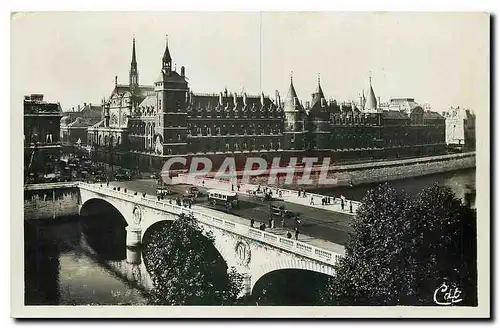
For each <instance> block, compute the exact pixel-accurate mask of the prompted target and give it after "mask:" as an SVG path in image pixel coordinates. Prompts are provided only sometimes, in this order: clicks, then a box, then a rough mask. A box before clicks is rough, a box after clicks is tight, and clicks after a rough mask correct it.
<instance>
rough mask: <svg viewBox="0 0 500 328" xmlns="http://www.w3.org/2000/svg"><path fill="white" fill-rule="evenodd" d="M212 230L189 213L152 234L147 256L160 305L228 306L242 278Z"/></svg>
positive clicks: (154, 295) (154, 294)
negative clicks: (219, 247)
mask: <svg viewBox="0 0 500 328" xmlns="http://www.w3.org/2000/svg"><path fill="white" fill-rule="evenodd" d="M213 242H214V237H213V235H212V234H211V233H210V232H207V233H204V232H203V230H202V228H201V227H200V226H199V225H198V223H197V221H196V220H195V219H194V218H192V217H190V216H186V215H181V216H180V217H179V219H177V220H175V221H173V222H172V223H171V224H170V225H163V226H162V227H161V228H160V229H158V230H157V231H154V232H153V233H152V235H151V239H150V242H149V243H147V245H145V250H144V256H145V261H146V263H147V264H148V265H147V266H148V271H149V273H150V275H151V278H152V280H153V285H154V290H153V292H152V294H151V302H152V303H153V304H158V305H229V304H233V303H234V302H235V301H236V299H237V297H238V294H239V293H240V291H241V290H242V283H243V278H242V276H241V275H240V274H238V273H237V272H236V270H235V269H234V268H231V270H229V272H228V270H227V265H226V263H225V262H224V260H223V259H222V257H221V256H220V254H219V253H218V251H217V249H216V248H215V246H214V244H213Z"/></svg>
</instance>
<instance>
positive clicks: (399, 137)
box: [87, 38, 446, 170]
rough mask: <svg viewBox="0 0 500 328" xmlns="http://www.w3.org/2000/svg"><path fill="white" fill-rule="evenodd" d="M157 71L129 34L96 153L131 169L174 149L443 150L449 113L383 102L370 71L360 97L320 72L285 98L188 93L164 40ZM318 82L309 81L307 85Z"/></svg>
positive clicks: (229, 152) (265, 153)
mask: <svg viewBox="0 0 500 328" xmlns="http://www.w3.org/2000/svg"><path fill="white" fill-rule="evenodd" d="M158 64H159V65H158V66H159V68H161V69H160V72H159V75H158V78H157V79H156V80H155V81H153V83H152V84H150V85H141V84H140V83H139V70H138V65H137V59H136V45H135V38H134V39H133V42H132V61H131V63H130V71H129V81H128V83H127V84H119V83H118V81H117V77H115V86H114V89H113V91H112V92H111V95H110V96H109V98H108V99H103V100H102V104H101V105H102V117H101V120H100V121H99V122H98V123H97V124H95V125H93V126H90V127H89V128H88V130H87V131H88V137H87V140H88V143H89V145H90V146H91V151H92V153H93V154H94V156H97V157H98V158H99V159H100V160H104V161H107V162H113V164H120V165H123V166H126V167H129V168H140V169H158V170H159V169H161V167H162V166H163V164H164V163H165V162H166V160H167V159H168V158H170V157H172V156H176V157H187V158H188V161H189V159H190V158H192V157H195V156H204V157H210V158H211V159H212V160H213V161H214V165H218V164H219V165H220V163H222V161H223V160H224V158H226V157H228V156H231V157H234V158H235V160H236V163H237V166H240V165H241V166H243V165H244V163H245V159H246V158H247V157H249V156H254V157H263V158H265V159H266V160H268V163H271V162H272V159H273V158H274V157H281V159H282V163H287V161H288V159H289V158H290V157H292V156H294V157H298V159H299V161H300V158H302V157H311V156H312V157H318V158H319V161H320V163H321V161H322V158H324V157H329V158H331V163H332V164H333V163H335V162H337V163H340V162H342V163H346V162H352V161H356V162H359V161H370V160H375V159H384V158H403V157H405V158H406V157H418V156H428V155H436V154H442V153H444V152H445V151H446V140H445V118H444V117H443V116H441V115H440V114H438V113H436V112H432V111H429V110H424V109H423V108H422V107H421V106H419V105H417V104H416V103H415V104H414V106H413V108H409V109H408V108H406V109H404V110H403V109H399V110H390V109H389V110H387V109H386V110H384V109H382V108H383V107H382V106H381V104H380V101H377V97H376V96H375V92H374V90H373V87H372V83H371V79H370V85H369V89H368V94H367V96H366V97H365V95H364V93H363V96H361V97H360V99H359V101H356V102H354V101H350V102H337V101H336V100H332V99H329V100H327V98H326V97H325V94H324V93H323V90H322V88H321V83H320V79H319V77H318V84H317V85H316V86H315V91H314V93H312V96H311V99H310V100H309V101H306V102H305V103H303V102H301V100H300V99H299V98H298V97H297V93H296V91H295V88H294V85H293V80H292V78H291V79H290V86H289V89H288V93H287V94H286V95H285V97H284V98H282V97H281V96H280V94H279V93H278V91H276V93H275V95H274V98H271V97H269V96H266V95H264V94H260V95H247V94H246V93H234V92H232V93H230V92H228V91H227V90H224V91H223V92H220V93H194V92H193V91H192V90H190V89H189V84H188V82H187V79H186V69H185V68H184V66H182V67H181V68H180V71H179V72H177V70H176V68H174V67H172V57H171V53H170V49H169V47H168V40H167V42H166V46H165V51H164V53H163V57H162V58H161V66H160V58H159V60H158ZM312 89H314V87H312Z"/></svg>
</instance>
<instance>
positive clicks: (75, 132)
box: [60, 103, 102, 147]
mask: <svg viewBox="0 0 500 328" xmlns="http://www.w3.org/2000/svg"><path fill="white" fill-rule="evenodd" d="M63 115H64V116H63V117H62V118H61V134H60V138H61V143H62V145H63V147H65V146H74V145H80V146H85V145H87V144H88V141H87V136H88V132H87V130H88V128H89V127H90V126H93V125H94V124H96V123H98V122H99V121H101V119H102V107H101V106H100V105H98V106H96V105H93V104H92V103H83V105H82V106H80V105H78V106H77V108H76V109H75V108H72V110H71V111H66V112H63Z"/></svg>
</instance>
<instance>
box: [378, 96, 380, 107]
mask: <svg viewBox="0 0 500 328" xmlns="http://www.w3.org/2000/svg"><path fill="white" fill-rule="evenodd" d="M378 107H380V96H378Z"/></svg>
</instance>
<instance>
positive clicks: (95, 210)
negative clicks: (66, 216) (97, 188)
mask: <svg viewBox="0 0 500 328" xmlns="http://www.w3.org/2000/svg"><path fill="white" fill-rule="evenodd" d="M79 212H80V219H79V226H80V231H81V233H82V243H83V247H86V248H87V249H88V250H89V251H91V252H92V253H94V254H96V255H98V256H99V257H100V258H101V259H104V260H123V259H125V258H126V238H127V232H126V227H127V226H128V223H127V221H126V219H125V217H124V215H123V214H122V212H121V211H120V210H119V209H117V208H116V207H115V206H114V205H113V204H111V203H110V202H108V201H106V200H104V199H99V198H91V199H88V200H87V201H85V202H84V203H83V204H82V206H81V207H80V211H79Z"/></svg>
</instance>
